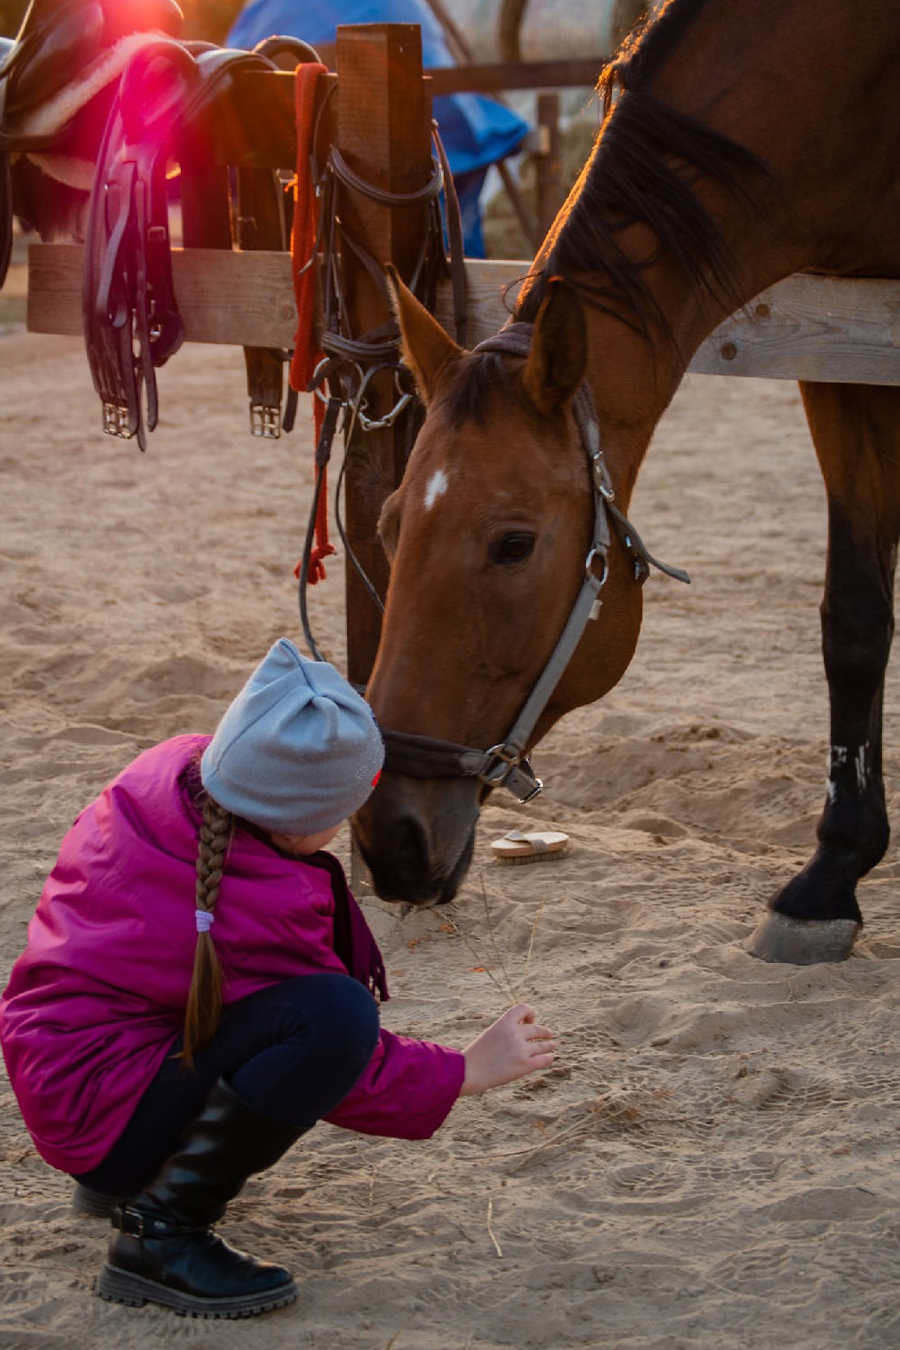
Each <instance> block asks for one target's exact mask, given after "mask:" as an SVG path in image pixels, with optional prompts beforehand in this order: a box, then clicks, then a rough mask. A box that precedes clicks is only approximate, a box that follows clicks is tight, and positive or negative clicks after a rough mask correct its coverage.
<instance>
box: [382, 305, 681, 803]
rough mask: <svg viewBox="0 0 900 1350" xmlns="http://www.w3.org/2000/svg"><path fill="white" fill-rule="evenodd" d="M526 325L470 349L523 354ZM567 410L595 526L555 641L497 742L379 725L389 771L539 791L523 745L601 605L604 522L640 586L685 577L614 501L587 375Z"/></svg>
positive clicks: (605, 570) (521, 793)
mask: <svg viewBox="0 0 900 1350" xmlns="http://www.w3.org/2000/svg"><path fill="white" fill-rule="evenodd" d="M532 331H533V329H532V325H531V324H530V323H511V324H509V325H508V326H507V327H506V328H503V329H502V330H501V331H500V332H499V333H497V334H496V335H495V336H494V337H491V338H488V339H487V341H486V342H481V343H479V345H478V346H477V347H476V348H475V351H476V352H501V353H507V354H510V355H513V356H527V355H528V352H529V350H530V347H531V336H532ZM572 411H573V413H574V416H575V423H576V425H577V427H578V433H579V436H580V438H581V446H582V449H583V450H584V452H585V455H586V456H587V461H588V469H589V472H590V476H591V492H592V496H593V499H594V525H593V533H592V537H591V546H590V548H589V550H588V553H587V557H586V558H585V563H584V578H583V580H582V583H581V588H580V590H579V592H578V595H577V596H576V598H575V603H574V605H573V606H572V610H571V613H570V614H569V617H568V619H567V620H566V625H565V627H564V628H563V630H562V633H561V634H560V636H559V639H558V641H557V643H556V646H555V647H554V649H553V651H552V653H551V655H550V658H549V660H548V661H547V664H546V665H545V666H544V669H543V671H542V672H541V674H540V675H539V677H538V680H537V683H536V684H535V686H534V688H533V689H532V691H531V693H530V694H529V696H528V698H527V700H526V702H525V706H524V707H523V708H522V711H521V712H520V713H519V716H518V718H517V719H516V722H515V724H514V726H513V728H512V730H511V731H510V733H509V735H508V736H507V737H506V739H505V740H504V741H501V742H500V743H499V744H498V745H492V746H491V748H490V749H489V750H473V749H471V748H469V747H468V746H465V745H456V744H454V743H453V742H452V741H439V740H435V739H434V738H433V737H431V736H413V735H410V734H409V733H408V732H405V731H391V730H389V729H384V728H382V735H383V736H384V744H385V751H386V758H385V768H386V769H387V770H389V771H390V772H391V773H400V774H405V775H406V776H408V777H410V778H470V777H474V778H478V779H479V780H480V781H481V782H482V783H484V785H485V786H486V787H488V788H506V789H507V790H508V791H509V792H511V793H512V794H513V796H514V797H516V798H518V800H519V801H520V802H527V801H530V800H531V798H532V797H536V796H537V794H538V793H539V792H540V791H541V789H542V787H543V783H542V782H541V780H540V779H539V778H537V777H535V774H534V771H533V769H532V767H531V765H530V764H529V762H528V760H527V759H526V757H525V747H526V745H527V744H528V739H529V737H530V736H531V733H532V732H533V731H534V728H535V725H536V723H537V720H538V718H539V717H540V715H541V713H542V712H543V711H544V709H545V708H546V706H547V704H548V703H549V701H550V697H551V695H552V693H553V690H554V689H555V688H556V686H557V684H558V683H559V681H560V678H561V677H562V674H563V671H564V670H565V669H566V666H567V665H568V664H569V661H570V660H571V658H572V656H573V654H574V652H575V648H576V647H577V646H578V644H579V642H580V641H581V639H582V636H583V635H584V631H585V628H586V627H587V625H588V623H590V621H591V620H592V619H596V617H597V615H598V614H599V612H600V599H599V595H600V591H601V590H602V588H603V586H604V585H605V583H606V578H607V576H608V574H609V549H610V542H611V525H612V526H613V527H615V529H616V531H617V532H618V534H619V537H620V539H621V540H622V543H623V544H624V545H625V548H626V549H627V550H628V552H629V553H630V555H631V557H632V560H633V562H634V576H635V580H636V581H637V582H638V584H639V585H643V583H644V581H646V579H647V576H648V575H649V572H650V568H651V567H656V568H658V570H659V571H660V572H665V573H666V575H667V576H670V577H674V578H675V579H676V580H677V581H684V582H687V583H690V577H689V576H688V574H687V572H684V571H682V569H681V568H680V567H669V566H668V564H666V563H662V562H659V561H657V559H656V558H654V557H653V555H652V554H651V553H649V552H648V550H647V549H646V547H645V546H644V543H643V541H642V539H641V537H640V535H639V534H638V533H637V531H636V530H635V528H634V526H633V525H632V524H631V522H630V521H629V519H628V517H627V516H626V515H625V514H624V512H623V511H620V510H619V508H618V506H616V504H615V492H614V490H613V485H612V480H611V479H610V476H609V470H608V469H607V467H606V461H605V460H604V458H603V451H602V449H601V446H600V424H599V422H598V420H597V411H596V408H595V405H594V396H593V394H592V393H591V389H590V386H589V385H588V384H587V382H586V381H585V383H583V384H582V385H581V387H580V388H579V390H578V393H577V394H576V395H575V398H574V400H573V404H572Z"/></svg>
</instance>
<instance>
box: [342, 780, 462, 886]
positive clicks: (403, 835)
mask: <svg viewBox="0 0 900 1350" xmlns="http://www.w3.org/2000/svg"><path fill="white" fill-rule="evenodd" d="M478 787H479V784H478V783H477V781H475V780H473V779H471V778H469V779H423V778H410V777H406V776H405V775H403V774H398V773H391V772H389V771H386V772H385V773H383V774H382V776H381V779H380V780H379V783H378V786H377V788H376V789H375V791H374V792H373V794H372V796H371V797H370V798H369V800H368V801H367V802H366V803H365V805H364V806H362V807H361V808H360V810H359V811H358V812H357V814H356V815H355V816H354V818H353V825H354V832H355V834H356V839H357V843H358V844H359V848H360V852H361V853H362V856H363V859H364V861H365V863H366V866H367V867H368V868H369V871H370V872H371V874H372V884H373V886H374V888H375V892H376V894H377V895H378V896H379V897H380V898H381V899H382V900H387V901H398V902H404V903H406V904H409V905H434V904H446V903H447V902H448V901H450V900H452V899H453V898H454V896H455V895H456V893H457V891H458V890H459V887H460V885H461V884H462V881H463V880H464V878H465V876H466V873H467V871H468V870H469V864H470V863H471V861H472V852H473V849H474V847H475V825H476V822H477V820H478V795H479V794H478Z"/></svg>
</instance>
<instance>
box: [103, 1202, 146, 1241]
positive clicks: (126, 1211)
mask: <svg viewBox="0 0 900 1350" xmlns="http://www.w3.org/2000/svg"><path fill="white" fill-rule="evenodd" d="M110 1219H111V1221H112V1226H113V1228H118V1230H119V1232H120V1233H124V1234H125V1236H126V1237H133V1238H142V1237H143V1236H144V1216H143V1214H141V1212H140V1210H137V1209H131V1208H130V1207H129V1206H128V1205H114V1206H113V1209H112V1211H111V1214H110Z"/></svg>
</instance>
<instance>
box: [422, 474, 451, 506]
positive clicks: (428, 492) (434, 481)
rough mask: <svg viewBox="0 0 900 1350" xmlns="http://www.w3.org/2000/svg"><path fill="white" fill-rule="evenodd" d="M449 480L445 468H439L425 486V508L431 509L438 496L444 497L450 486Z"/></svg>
mask: <svg viewBox="0 0 900 1350" xmlns="http://www.w3.org/2000/svg"><path fill="white" fill-rule="evenodd" d="M449 485H450V484H449V480H448V478H447V475H446V474H445V473H444V470H443V469H438V470H437V471H436V472H435V473H433V474H432V475H431V477H430V478H429V480H428V486H427V487H426V488H425V510H426V511H430V510H431V508H432V507H433V506H434V504H435V502H436V501H437V499H438V497H443V495H444V493H445V492H446V491H447V488H448V487H449Z"/></svg>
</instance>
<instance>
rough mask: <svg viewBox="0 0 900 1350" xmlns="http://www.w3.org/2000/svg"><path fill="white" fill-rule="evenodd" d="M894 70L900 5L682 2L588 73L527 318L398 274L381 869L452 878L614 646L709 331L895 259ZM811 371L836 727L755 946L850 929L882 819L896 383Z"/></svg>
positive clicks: (874, 271) (898, 404) (823, 952)
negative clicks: (596, 90)
mask: <svg viewBox="0 0 900 1350" xmlns="http://www.w3.org/2000/svg"><path fill="white" fill-rule="evenodd" d="M898 78H900V9H898V7H897V6H895V5H889V4H880V5H874V6H865V7H862V8H861V7H860V6H858V5H856V4H853V3H850V0H670V3H669V4H668V5H667V6H666V8H665V9H664V10H663V11H662V13H661V14H660V15H659V16H658V17H657V19H656V20H655V21H654V22H652V23H651V24H650V25H649V26H648V27H647V28H646V30H645V31H644V32H643V33H642V34H641V35H639V36H638V37H636V38H635V39H634V40H632V41H631V42H630V43H629V44H627V45H626V47H625V49H624V50H623V51H622V53H621V54H620V56H619V58H618V59H617V60H616V61H615V62H614V63H613V64H612V65H611V66H610V67H609V68H608V69H607V70H606V71H605V72H604V74H603V75H602V76H601V81H600V89H601V94H602V97H603V98H604V99H605V115H604V118H603V122H602V125H601V128H600V131H599V133H598V137H597V140H596V143H595V145H594V148H593V151H592V154H591V156H590V158H589V160H588V163H587V164H586V165H585V168H584V170H583V172H582V174H581V176H580V178H579V181H578V183H577V184H576V186H575V188H574V189H573V191H572V193H571V194H570V196H569V199H568V201H567V203H566V204H565V206H564V208H563V209H562V211H561V212H560V214H559V216H558V218H557V220H556V222H555V224H554V225H553V227H552V229H551V231H550V233H549V235H548V237H547V239H546V241H545V243H544V244H543V246H542V247H541V249H540V251H539V253H538V256H537V258H536V259H535V262H534V263H533V265H532V268H531V270H530V274H529V277H528V280H527V282H526V283H525V285H524V287H523V289H522V292H521V293H520V296H519V298H518V301H517V304H516V309H515V313H514V315H513V320H514V322H513V323H511V324H510V325H508V326H507V328H506V329H505V330H503V331H502V332H501V334H499V335H498V338H497V339H494V340H492V341H491V342H490V343H488V344H483V346H485V347H486V349H485V350H476V351H475V352H474V353H467V352H464V351H463V350H461V349H460V348H459V347H457V346H456V345H455V344H454V343H453V342H452V341H451V340H450V338H449V337H448V336H447V335H446V334H445V333H444V332H443V330H442V329H441V328H440V327H439V326H438V324H437V323H436V322H435V321H434V320H433V319H432V318H431V317H430V316H429V315H428V314H427V313H426V312H425V311H424V310H423V309H422V308H421V307H420V306H419V305H418V304H417V303H416V302H414V301H413V300H412V299H411V297H410V296H409V294H408V292H407V291H406V290H405V288H404V287H403V286H402V285H401V284H400V283H399V281H397V280H396V279H395V281H394V291H395V298H396V304H397V310H398V314H399V318H400V322H401V328H402V332H403V341H404V350H405V354H406V359H407V362H408V364H409V365H410V366H411V368H412V370H413V373H414V375H415V377H416V380H417V382H418V385H419V389H420V391H421V394H422V397H423V399H424V401H425V403H426V405H427V415H426V418H425V422H424V426H423V428H422V431H421V433H420V435H419V437H418V440H417V443H416V445H415V448H414V450H413V453H412V456H411V458H410V461H409V464H408V467H407V469H406V472H405V475H404V478H403V482H402V484H401V486H400V488H399V490H398V491H397V492H396V493H395V494H394V495H393V496H392V497H391V498H390V499H389V501H388V503H387V505H386V507H385V510H384V513H383V518H382V526H381V529H382V534H383V538H384V543H385V546H386V548H387V550H388V552H389V554H390V556H391V559H392V571H391V581H390V587H389V592H388V597H387V606H386V613H385V617H384V627H383V633H382V639H381V645H380V649H379V652H378V656H377V659H376V663H375V668H374V670H373V673H372V677H371V681H370V685H369V697H370V699H371V702H372V705H373V707H374V709H375V712H376V714H377V716H378V717H379V719H380V721H381V723H382V724H383V726H385V727H387V728H390V729H391V732H397V733H401V734H400V735H399V736H396V737H395V736H393V735H389V737H388V739H389V751H390V757H389V769H390V771H389V772H387V773H386V774H385V775H384V777H383V779H382V783H381V784H380V785H379V788H378V789H377V791H376V793H375V794H374V796H373V798H372V799H371V802H370V803H368V804H367V805H366V807H365V809H364V810H363V811H362V812H360V814H359V817H358V819H357V822H356V828H357V835H358V839H359V842H360V845H361V848H362V851H363V854H364V856H365V858H366V860H367V862H368V864H369V866H370V868H371V871H372V875H373V879H374V882H375V885H376V888H377V890H378V891H379V893H380V894H381V895H383V896H385V897H387V898H393V899H404V900H407V901H410V902H413V903H427V902H431V901H434V900H446V899H449V898H451V897H452V896H453V895H454V894H455V892H456V890H457V888H458V885H459V883H460V881H461V879H462V877H463V876H464V875H465V872H466V869H467V867H468V865H469V861H470V858H471V853H472V846H473V838H474V829H475V823H476V820H477V817H478V812H479V807H480V804H481V803H482V802H483V800H484V798H485V796H486V795H487V794H488V793H489V792H490V791H491V790H492V789H493V788H495V787H499V786H503V785H506V786H512V787H513V788H514V789H515V790H517V794H518V795H519V796H520V797H522V796H524V795H525V793H526V790H527V787H528V782H527V765H526V763H525V762H524V761H523V755H524V752H525V751H526V750H527V749H528V748H529V747H530V746H532V745H534V744H535V743H536V742H537V741H538V740H539V739H540V737H541V736H542V735H544V733H545V732H546V731H547V730H548V729H549V728H550V727H551V726H552V725H553V723H554V722H555V721H556V720H557V719H558V718H560V717H561V716H563V714H565V713H566V712H567V711H569V710H570V709H572V708H575V707H577V706H578V705H580V704H585V703H588V702H591V701H593V700H595V699H597V698H599V697H600V696H601V695H603V694H604V693H605V692H606V691H607V690H609V689H610V688H611V687H612V686H613V685H614V684H615V683H616V681H617V680H618V679H619V678H620V677H621V675H622V673H623V671H624V670H625V668H626V667H627V665H628V663H629V661H630V659H631V656H632V654H633V651H634V647H635V643H636V641H637V636H638V629H639V626H640V622H641V587H640V580H641V579H642V576H643V575H645V573H646V566H647V559H646V555H645V551H643V550H642V548H641V546H640V541H639V540H638V539H637V535H636V532H635V531H634V529H633V527H632V526H631V524H630V522H629V521H628V520H627V518H626V517H625V516H624V515H622V514H621V513H622V512H623V511H625V512H627V510H628V503H629V499H630V497H631V494H632V489H633V488H634V484H635V480H636V478H637V475H638V471H639V469H640V466H641V462H642V459H643V457H644V454H645V452H646V449H647V445H648V443H649V441H650V437H651V435H652V433H653V430H654V427H655V426H656V424H657V422H658V420H659V418H660V416H661V414H662V412H663V410H664V409H665V408H666V406H667V404H668V403H669V401H670V399H671V398H672V395H673V393H674V392H675V389H676V388H677V386H678V384H679V381H680V380H681V378H682V375H683V373H684V371H685V368H686V365H687V363H688V361H689V360H690V358H691V356H692V354H693V352H694V351H695V349H696V348H697V347H698V345H699V343H700V342H701V341H702V340H703V339H704V338H705V337H706V336H707V335H708V334H709V333H710V332H711V330H712V329H713V328H714V327H715V326H716V325H717V324H718V323H719V322H721V321H722V320H723V319H724V318H725V317H726V316H727V315H728V314H729V313H730V312H733V311H734V310H735V309H736V308H738V307H740V306H741V305H743V304H745V303H746V302H748V301H749V300H750V299H751V298H752V297H754V296H755V295H756V294H758V293H759V292H760V291H761V290H763V289H764V288H765V287H767V286H769V285H772V284H773V283H775V282H777V281H778V280H780V279H781V278H784V277H786V276H788V275H789V274H791V273H793V272H796V271H799V270H804V269H805V270H815V271H820V272H828V273H833V274H841V275H849V274H854V275H867V276H882V277H896V276H900V234H898V231H897V229H896V221H897V219H898V218H900V174H898V173H897V164H896V146H895V138H896V133H895V127H896V100H897V96H896V89H897V80H898ZM801 392H802V397H803V402H804V405H805V408H806V413H807V418H808V422H809V426H810V429H811V432H812V436H813V440H814V443H815V448H816V453H817V455H818V458H819V462H820V465H821V470H822V473H823V476H824V480H825V486H826V491H827V499H828V509H829V541H828V565H827V574H826V581H825V597H824V603H823V605H822V611H821V612H822V631H823V651H824V660H825V670H826V675H827V679H828V684H829V689H830V695H831V755H830V763H829V769H828V780H827V799H826V802H825V807H824V811H823V814H822V816H821V819H820V822H819V825H818V830H817V835H818V846H817V848H816V850H815V853H814V856H813V857H812V859H811V860H810V862H809V863H808V864H807V865H806V867H804V868H803V870H802V871H801V872H800V873H799V874H798V875H797V876H795V877H794V878H793V879H791V880H788V881H787V884H786V885H785V886H784V888H783V889H782V890H781V892H780V893H779V894H778V895H777V896H775V897H774V898H773V899H772V900H771V901H770V913H769V914H768V916H767V917H766V919H765V920H764V922H763V924H762V925H761V927H760V930H759V932H758V933H757V935H756V938H755V951H756V953H757V954H758V955H760V956H763V957H765V958H767V959H771V960H788V961H796V962H811V961H820V960H837V959H840V958H841V957H843V956H845V955H846V954H847V953H848V951H849V950H850V947H851V946H852V943H853V940H854V937H855V935H856V932H857V930H858V927H859V925H860V924H861V922H862V918H861V914H860V910H859V907H858V905H857V900H856V883H857V880H858V878H859V877H861V876H863V875H864V874H865V873H866V872H867V871H869V869H870V868H872V867H873V866H874V865H875V864H876V863H877V862H878V861H879V859H880V858H881V857H882V856H883V854H884V851H885V848H886V846H887V842H888V833H889V832H888V822H887V816H886V811H885V804H884V789H883V782H882V767H881V702H882V690H883V679H884V671H885V665H886V662H887V657H888V650H889V646H890V640H891V635H892V631H893V617H892V590H893V571H894V565H895V558H896V547H897V539H898V533H900V390H898V389H893V388H876V387H870V386H859V385H846V384H845V385H838V384H829V385H824V384H804V385H802V386H801ZM590 395H592V399H591V397H590ZM591 402H593V404H594V405H595V408H596V414H594V411H593V409H592V408H591V407H590V405H591ZM604 461H605V463H604ZM610 484H611V487H612V488H613V489H614V494H615V499H614V501H613V502H612V503H610V495H611V494H610ZM586 558H587V565H586V564H585V559H586ZM601 584H602V586H603V589H602V594H601V597H600V598H602V605H601V606H600V607H599V612H598V609H597V606H596V605H593V604H590V607H589V608H588V602H590V601H591V596H590V594H588V595H587V599H585V586H587V587H588V589H589V590H590V588H591V587H592V586H593V587H594V591H595V595H594V598H595V599H596V598H597V597H596V590H597V589H598V588H599V586H600V585H601ZM573 606H574V607H575V608H576V609H578V608H579V606H580V607H581V615H582V617H581V618H580V619H579V621H578V624H577V633H576V634H575V638H574V641H575V643H576V645H575V648H574V654H573V655H572V656H571V659H569V660H568V663H567V665H566V666H565V668H564V669H563V670H562V671H561V673H560V669H559V666H560V659H567V657H568V650H569V649H570V648H571V647H572V645H573V639H572V634H571V633H570V634H569V641H568V646H567V647H566V649H565V651H564V652H563V653H562V654H561V656H560V657H558V659H557V661H556V666H555V667H554V666H553V665H552V664H551V669H550V670H549V672H548V671H547V669H546V666H547V663H548V661H550V660H551V654H552V653H553V650H554V646H555V644H556V643H557V640H558V638H559V637H560V633H561V631H563V629H564V627H565V626H566V623H567V619H568V616H569V614H570V611H571V610H572V608H573ZM570 627H571V626H570ZM579 639H580V640H579ZM536 684H541V685H542V691H541V694H540V697H539V698H536V699H532V698H531V697H530V696H531V693H532V691H533V690H534V688H535V686H536ZM525 705H528V706H527V709H526V715H525V716H524V717H522V716H520V714H521V713H522V711H523V706H525ZM538 705H540V706H538ZM511 728H512V729H513V730H512V731H511V730H510V729H511ZM445 742H447V743H451V744H449V745H447V744H444V743H445ZM486 752H487V753H486ZM445 775H446V776H445Z"/></svg>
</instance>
